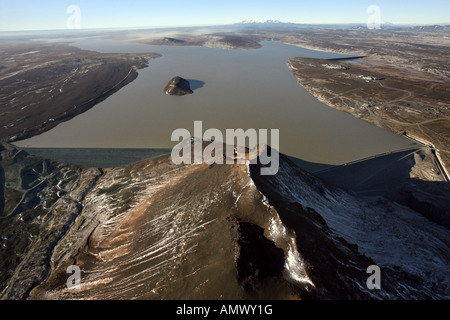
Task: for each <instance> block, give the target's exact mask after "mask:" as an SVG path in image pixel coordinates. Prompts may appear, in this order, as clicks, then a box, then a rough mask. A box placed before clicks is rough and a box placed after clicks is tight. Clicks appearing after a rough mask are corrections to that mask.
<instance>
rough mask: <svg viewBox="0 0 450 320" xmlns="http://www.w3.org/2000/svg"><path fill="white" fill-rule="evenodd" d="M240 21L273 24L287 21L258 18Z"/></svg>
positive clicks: (243, 22)
mask: <svg viewBox="0 0 450 320" xmlns="http://www.w3.org/2000/svg"><path fill="white" fill-rule="evenodd" d="M239 23H242V24H259V23H264V24H272V23H285V22H281V21H279V20H263V19H256V20H243V21H241V22H239Z"/></svg>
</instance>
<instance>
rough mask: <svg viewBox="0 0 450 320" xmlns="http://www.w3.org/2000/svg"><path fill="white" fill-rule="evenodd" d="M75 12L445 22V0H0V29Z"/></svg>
mask: <svg viewBox="0 0 450 320" xmlns="http://www.w3.org/2000/svg"><path fill="white" fill-rule="evenodd" d="M70 5H77V6H78V7H79V8H80V11H81V16H80V22H81V28H83V29H86V28H124V27H160V26H190V25H215V24H229V23H235V22H239V21H241V20H245V19H275V20H280V21H284V22H295V23H365V22H366V21H367V19H368V17H369V14H368V13H367V12H366V9H367V8H368V7H369V6H370V5H377V6H378V7H379V8H380V10H381V19H382V22H390V23H395V24H415V25H419V24H438V23H448V22H450V18H449V17H450V1H449V0H434V1H433V0H431V1H426V0H421V1H417V0H411V1H403V0H370V1H365V0H339V1H336V0H335V1H329V0H322V1H314V0H307V1H303V0H270V1H267V0H222V1H215V0H187V1H186V0H183V1H181V0H170V1H161V0H159V1H154V0H128V1H124V0H107V1H102V0H70V1H66V0H0V31H11V30H48V29H65V28H67V19H68V18H69V16H70V14H68V13H67V8H68V6H70Z"/></svg>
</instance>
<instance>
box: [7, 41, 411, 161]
mask: <svg viewBox="0 0 450 320" xmlns="http://www.w3.org/2000/svg"><path fill="white" fill-rule="evenodd" d="M261 44H262V46H263V47H262V48H260V49H254V50H227V49H213V48H205V47H177V46H151V45H145V44H138V43H130V42H125V41H115V40H98V39H95V40H93V39H90V40H82V41H77V42H74V43H73V45H74V46H76V47H79V48H81V49H87V50H94V51H99V52H105V53H109V52H120V53H127V52H128V53H144V52H156V53H160V54H162V55H163V56H162V57H160V58H157V59H155V60H151V61H150V66H149V67H148V68H146V69H143V70H139V77H138V78H137V79H136V80H135V81H134V82H132V83H131V84H129V85H127V86H126V87H124V88H122V89H121V90H120V91H119V92H117V93H115V94H114V95H113V96H111V97H109V98H108V99H106V100H105V101H103V102H101V103H99V104H98V105H96V106H95V107H93V108H92V109H90V110H89V111H87V112H85V113H83V114H81V115H79V116H77V117H75V118H73V119H72V120H70V121H68V122H64V123H61V124H59V125H58V126H57V127H55V128H54V129H52V130H50V131H48V132H46V133H43V134H41V135H39V136H36V137H33V138H31V139H28V140H24V141H21V142H17V143H16V145H18V146H21V147H32V148H114V149H117V148H119V149H120V148H126V149H132V148H148V149H153V148H171V147H173V146H174V145H175V144H176V142H172V141H171V135H172V132H173V131H174V130H175V129H178V128H185V129H188V130H189V131H190V132H191V133H192V134H193V131H194V128H193V126H194V121H199V120H201V121H203V131H205V130H206V129H209V128H217V129H220V130H222V132H223V134H224V136H225V130H226V129H238V128H242V129H244V130H247V129H249V128H255V129H269V132H270V129H279V130H280V151H281V152H282V153H284V154H287V155H289V156H292V157H296V158H300V159H303V160H305V161H308V162H314V163H321V164H331V165H335V164H342V163H345V162H349V161H353V160H356V159H360V158H364V157H369V156H373V155H376V154H380V153H384V152H389V151H393V150H398V149H403V148H407V147H409V146H410V145H411V141H410V140H407V139H405V138H403V137H401V136H399V135H395V134H393V133H390V132H388V131H386V130H383V129H380V128H378V127H376V126H374V125H371V124H369V123H367V122H365V121H363V120H360V119H357V118H355V117H353V116H351V115H349V114H346V113H344V112H340V111H337V110H335V109H333V108H331V107H328V106H326V105H325V104H323V103H321V102H319V101H318V100H317V99H315V98H314V97H313V96H312V95H311V94H310V93H309V92H308V91H306V90H305V89H304V88H303V87H301V86H300V85H299V84H298V83H297V80H296V78H295V77H294V76H293V75H292V73H291V72H290V70H289V69H288V67H287V64H286V62H287V60H288V59H290V58H293V57H315V58H325V59H328V58H337V57H343V56H342V55H338V54H333V53H326V52H318V51H312V50H308V49H304V48H300V47H296V46H291V45H286V44H283V43H280V42H276V41H264V42H262V43H261ZM174 76H181V77H183V78H185V79H189V80H190V81H191V84H193V89H194V94H192V95H188V96H183V97H175V96H168V95H166V94H165V93H164V90H163V89H164V87H165V86H166V85H167V83H168V81H169V80H170V79H171V78H173V77H174ZM269 144H270V139H269Z"/></svg>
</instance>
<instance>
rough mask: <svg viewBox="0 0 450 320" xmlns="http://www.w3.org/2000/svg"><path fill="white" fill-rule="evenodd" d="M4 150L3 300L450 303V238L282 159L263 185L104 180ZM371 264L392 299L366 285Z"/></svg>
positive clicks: (129, 173) (164, 164) (190, 173)
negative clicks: (76, 279)
mask: <svg viewBox="0 0 450 320" xmlns="http://www.w3.org/2000/svg"><path fill="white" fill-rule="evenodd" d="M1 146H2V149H1V150H0V151H1V162H0V169H1V170H2V172H3V176H2V184H1V185H4V186H5V187H4V189H3V190H1V191H2V193H1V194H2V196H3V199H5V200H4V201H5V202H6V205H5V206H4V210H3V212H0V213H1V215H0V227H1V228H0V241H1V242H0V244H1V246H0V257H1V260H0V261H2V264H1V265H0V271H1V281H0V285H1V286H0V297H1V298H2V299H95V300H96V299H106V300H109V299H155V300H159V299H218V300H221V299H259V298H262V299H414V298H416V299H420V298H434V299H439V298H441V299H442V298H448V286H449V284H448V269H447V266H448V262H449V259H450V256H449V252H448V243H447V242H448V239H447V234H448V230H446V229H444V228H443V227H442V226H439V225H437V224H434V223H430V222H429V221H427V220H426V219H425V218H424V217H422V216H421V215H420V214H418V213H417V212H414V211H412V210H410V209H407V208H405V207H402V206H399V205H397V204H395V203H390V202H387V201H381V202H378V203H368V202H366V201H364V200H361V199H358V198H357V197H354V196H352V195H350V194H348V193H346V192H344V191H342V190H339V189H336V188H334V187H330V186H327V185H326V184H324V183H323V182H322V181H320V180H319V179H317V178H315V177H313V176H311V175H310V174H308V173H306V172H304V171H302V170H300V169H298V168H297V167H296V166H295V165H294V164H293V163H292V162H290V161H289V160H288V159H287V158H286V157H285V156H283V155H281V157H280V170H279V172H278V173H277V174H276V175H275V176H262V175H260V169H261V166H262V165H261V163H259V162H257V163H249V162H248V161H247V162H246V163H245V164H237V163H236V164H230V165H227V164H223V165H208V164H206V163H202V164H199V165H179V166H177V165H175V164H173V162H172V161H171V159H170V156H163V157H160V158H157V159H153V160H147V161H143V162H140V163H137V164H134V165H129V166H125V167H120V168H115V169H107V170H106V169H105V170H100V169H94V168H86V167H85V168H81V167H77V166H69V165H65V164H61V163H57V162H54V161H49V160H45V159H41V158H36V157H32V156H30V155H28V154H26V153H25V152H23V151H21V150H19V149H17V148H14V147H12V146H11V145H8V144H2V145H1ZM252 159H253V158H252ZM373 264H377V265H378V266H379V267H380V268H381V270H382V272H383V273H382V274H383V277H382V290H372V291H371V290H369V289H368V288H367V287H366V280H367V277H368V275H367V272H366V269H367V267H368V266H370V265H373ZM70 265H76V266H78V267H79V268H80V270H81V286H80V287H79V288H76V289H70V288H68V287H67V279H68V277H69V274H68V273H67V271H66V270H67V267H68V266H70Z"/></svg>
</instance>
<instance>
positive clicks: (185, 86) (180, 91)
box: [164, 76, 194, 96]
mask: <svg viewBox="0 0 450 320" xmlns="http://www.w3.org/2000/svg"><path fill="white" fill-rule="evenodd" d="M164 92H165V93H166V94H168V95H171V96H184V95H186V94H192V93H194V91H192V90H191V86H190V84H189V81H187V80H186V79H183V78H181V77H178V76H177V77H174V78H172V80H170V81H169V83H168V84H167V86H166V87H165V88H164Z"/></svg>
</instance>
